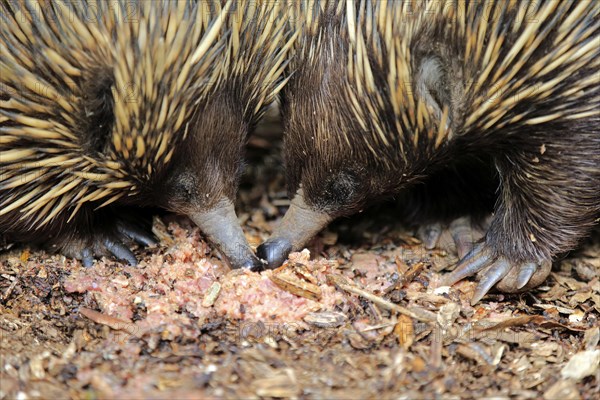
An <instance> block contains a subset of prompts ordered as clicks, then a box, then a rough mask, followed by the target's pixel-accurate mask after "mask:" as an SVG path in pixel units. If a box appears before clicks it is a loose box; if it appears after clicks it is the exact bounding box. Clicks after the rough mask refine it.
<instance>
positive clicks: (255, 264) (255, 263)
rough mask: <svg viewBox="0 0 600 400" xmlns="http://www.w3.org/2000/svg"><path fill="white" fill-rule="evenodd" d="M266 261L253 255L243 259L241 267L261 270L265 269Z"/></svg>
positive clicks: (254, 270) (255, 270) (256, 270)
mask: <svg viewBox="0 0 600 400" xmlns="http://www.w3.org/2000/svg"><path fill="white" fill-rule="evenodd" d="M265 267H266V265H265V263H264V262H263V261H261V260H259V259H258V258H256V257H252V258H251V259H246V260H244V261H242V263H241V265H240V268H243V269H247V270H250V271H253V272H260V271H263V270H265Z"/></svg>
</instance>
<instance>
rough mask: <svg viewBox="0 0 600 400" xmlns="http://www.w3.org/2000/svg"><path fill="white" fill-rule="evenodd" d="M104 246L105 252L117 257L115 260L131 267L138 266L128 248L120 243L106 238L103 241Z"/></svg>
mask: <svg viewBox="0 0 600 400" xmlns="http://www.w3.org/2000/svg"><path fill="white" fill-rule="evenodd" d="M104 246H105V247H106V250H108V251H109V252H110V253H111V254H112V255H114V256H115V257H117V259H119V260H124V261H127V262H128V263H129V265H131V266H132V267H135V266H136V265H137V264H138V261H137V258H136V257H135V254H133V252H132V251H131V250H130V249H129V247H127V246H125V245H124V244H123V243H121V242H120V241H118V240H114V239H110V238H106V239H104Z"/></svg>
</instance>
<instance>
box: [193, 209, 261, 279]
mask: <svg viewBox="0 0 600 400" xmlns="http://www.w3.org/2000/svg"><path fill="white" fill-rule="evenodd" d="M189 217H190V218H191V219H192V221H194V223H195V224H196V225H198V227H199V228H200V229H201V230H202V232H203V233H204V234H205V235H207V236H208V238H209V239H210V240H211V241H212V242H213V243H214V244H216V245H217V246H218V248H219V249H220V250H221V251H222V252H223V253H224V254H225V256H226V257H227V259H228V260H229V262H230V263H231V264H232V266H233V267H234V268H247V269H250V270H252V271H260V270H262V269H263V264H262V262H261V261H260V260H259V259H258V258H256V256H255V255H254V253H253V252H252V249H251V248H250V246H249V245H248V242H247V241H246V238H245V237H244V232H243V231H242V228H241V227H240V225H239V223H238V220H237V217H236V214H235V209H234V208H233V203H232V202H231V201H230V200H228V199H223V200H221V201H220V202H219V203H217V205H216V206H215V207H214V208H212V209H211V210H209V211H204V212H199V213H192V214H190V215H189Z"/></svg>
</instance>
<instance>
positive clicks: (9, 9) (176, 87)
mask: <svg viewBox="0 0 600 400" xmlns="http://www.w3.org/2000/svg"><path fill="white" fill-rule="evenodd" d="M263 3H264V4H263ZM282 13H283V10H282V7H280V4H279V3H278V2H268V1H265V2H262V1H259V2H255V1H237V2H235V1H232V0H229V1H227V2H225V1H223V2H221V1H220V0H202V1H197V2H196V1H191V0H188V1H176V2H172V1H144V0H140V1H130V0H118V1H110V2H105V1H97V2H96V1H91V0H90V1H88V0H82V1H77V2H70V1H53V2H34V1H28V0H25V1H15V2H5V1H3V2H1V3H0V16H1V18H2V21H1V23H0V49H1V52H2V58H1V59H0V72H1V73H0V104H1V109H0V168H1V174H0V216H1V220H0V236H5V237H8V238H9V239H10V240H13V241H28V242H39V243H42V244H46V245H48V246H51V247H54V248H56V249H57V250H59V251H61V252H63V253H64V254H66V255H69V256H73V257H76V258H78V259H82V260H83V262H84V264H85V265H89V264H91V263H92V262H93V257H94V256H100V255H109V254H110V253H112V254H113V255H114V256H116V257H117V258H119V259H123V260H126V261H128V262H129V263H131V264H136V258H135V256H134V254H133V253H132V252H131V250H130V249H129V248H128V247H127V246H126V245H125V244H124V242H123V239H128V238H130V239H134V240H136V241H139V242H140V243H142V244H145V243H149V242H151V241H152V238H151V236H149V235H148V234H146V233H144V232H141V231H139V230H138V229H137V228H134V227H133V226H129V225H127V224H125V223H124V222H123V220H121V219H120V218H119V213H120V210H122V207H123V206H136V207H137V206H150V207H163V208H165V209H167V210H169V211H173V212H177V213H181V214H185V215H187V216H189V217H190V218H191V219H192V220H193V221H194V222H195V223H196V224H197V225H198V226H199V227H200V228H201V230H202V231H203V232H204V233H205V234H206V235H207V236H208V238H209V239H210V240H212V241H213V242H214V243H215V244H217V245H218V247H219V248H220V249H221V250H222V251H223V253H225V255H226V256H227V257H228V259H229V261H230V262H231V264H232V266H234V267H241V266H244V267H250V268H260V266H261V263H260V262H259V260H258V259H257V258H256V257H255V256H254V254H253V252H252V251H251V249H250V247H249V245H248V244H247V241H246V239H245V237H244V234H243V232H242V229H241V227H240V226H239V223H238V221H237V218H236V214H235V211H234V206H233V200H234V196H235V193H236V189H237V182H238V177H239V175H240V169H241V166H242V156H243V149H244V144H245V142H246V136H247V134H248V132H249V130H250V129H252V127H253V126H254V124H255V122H256V121H257V119H258V118H259V117H260V116H261V114H262V112H263V110H264V109H265V107H266V106H268V104H269V103H270V102H271V101H272V100H273V99H274V97H275V96H276V94H277V93H278V91H279V90H280V88H281V87H282V85H283V81H282V79H281V76H282V71H283V68H284V66H285V63H286V52H287V50H288V48H289V46H290V41H289V40H290V36H291V34H292V33H291V32H289V31H288V30H287V29H284V23H285V19H284V18H280V14H282Z"/></svg>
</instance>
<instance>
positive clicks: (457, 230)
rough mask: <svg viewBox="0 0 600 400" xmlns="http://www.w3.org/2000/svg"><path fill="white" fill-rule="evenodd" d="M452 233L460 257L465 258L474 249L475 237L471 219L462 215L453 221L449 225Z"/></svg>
mask: <svg viewBox="0 0 600 400" xmlns="http://www.w3.org/2000/svg"><path fill="white" fill-rule="evenodd" d="M449 230H450V235H452V240H453V241H454V243H455V245H456V252H457V253H458V258H459V259H461V258H464V257H465V256H466V255H467V254H468V253H469V252H470V251H471V250H472V249H473V243H475V238H474V237H473V234H474V233H475V232H474V228H473V226H472V224H471V219H470V218H468V217H462V218H458V219H455V220H454V221H452V223H451V224H450V227H449Z"/></svg>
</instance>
